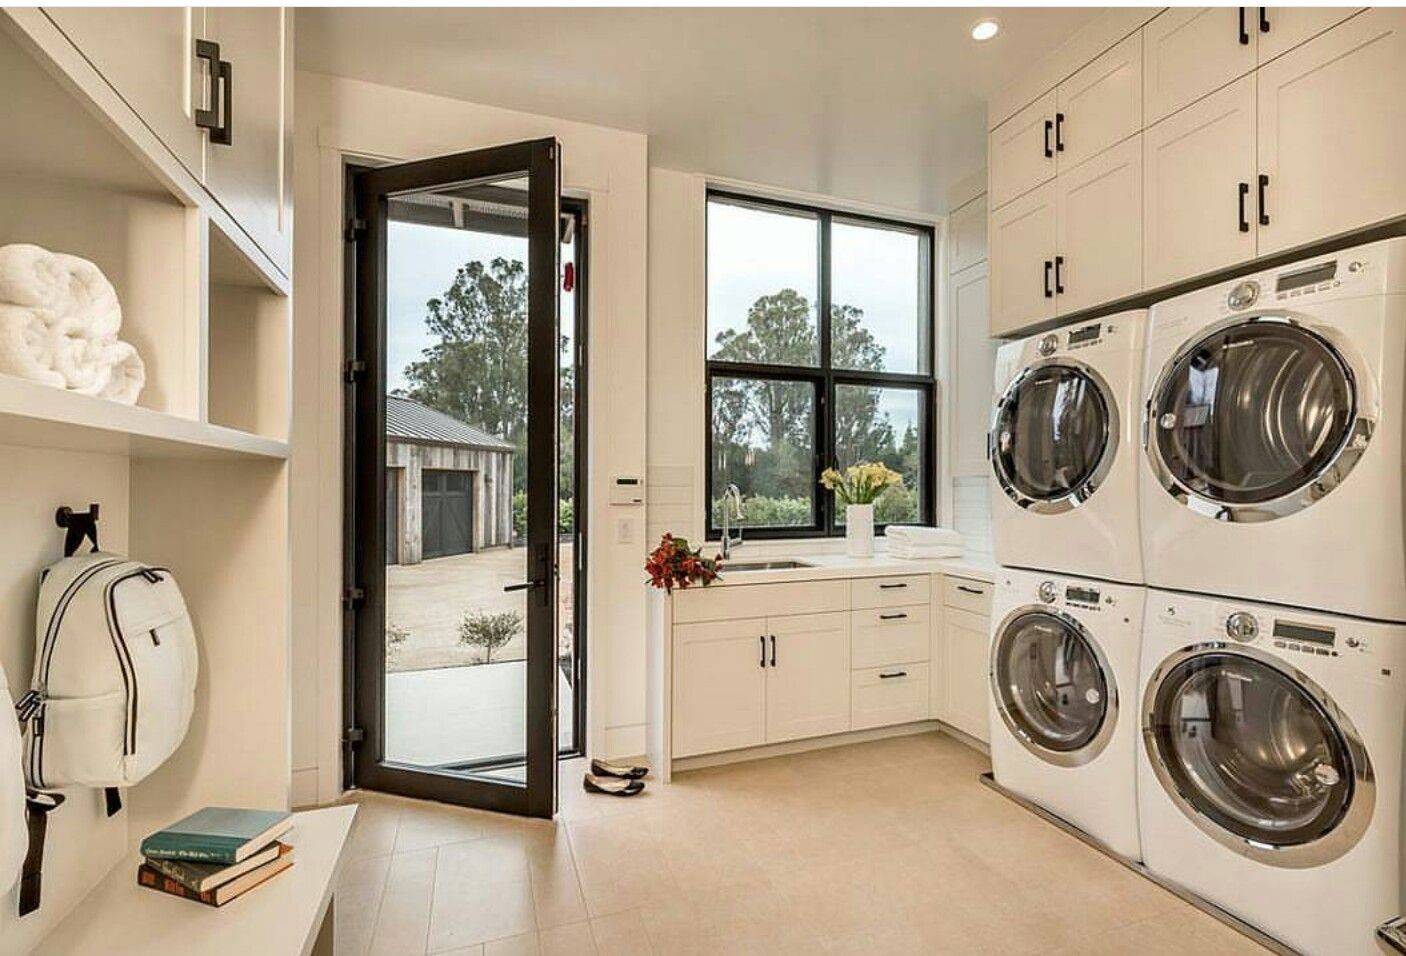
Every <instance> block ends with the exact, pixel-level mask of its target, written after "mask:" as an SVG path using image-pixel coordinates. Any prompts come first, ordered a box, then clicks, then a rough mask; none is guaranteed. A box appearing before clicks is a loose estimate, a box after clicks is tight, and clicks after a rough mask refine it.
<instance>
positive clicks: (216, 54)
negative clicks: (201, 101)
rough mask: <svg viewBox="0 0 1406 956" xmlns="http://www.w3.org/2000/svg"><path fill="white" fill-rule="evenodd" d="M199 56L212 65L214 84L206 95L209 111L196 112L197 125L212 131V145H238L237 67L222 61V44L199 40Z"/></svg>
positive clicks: (199, 110)
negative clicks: (236, 113)
mask: <svg viewBox="0 0 1406 956" xmlns="http://www.w3.org/2000/svg"><path fill="white" fill-rule="evenodd" d="M195 57H196V59H198V60H205V61H206V62H207V63H209V64H210V85H209V86H208V87H207V89H208V93H207V94H206V95H207V97H208V98H209V101H210V108H209V109H197V110H196V111H195V125H196V126H198V127H200V128H201V129H208V130H209V131H210V142H212V143H215V144H217V145H220V146H232V145H233V144H234V66H233V65H232V64H231V63H230V62H229V61H228V60H222V59H220V45H219V44H218V43H214V42H212V41H210V40H196V41H195Z"/></svg>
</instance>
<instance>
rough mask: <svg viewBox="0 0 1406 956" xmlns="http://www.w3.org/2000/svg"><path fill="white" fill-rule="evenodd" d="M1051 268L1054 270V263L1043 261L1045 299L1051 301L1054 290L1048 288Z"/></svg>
mask: <svg viewBox="0 0 1406 956" xmlns="http://www.w3.org/2000/svg"><path fill="white" fill-rule="evenodd" d="M1053 268H1054V263H1053V262H1051V261H1050V260H1048V259H1046V260H1045V298H1047V299H1053V298H1054V290H1053V289H1051V288H1050V270H1051V269H1053Z"/></svg>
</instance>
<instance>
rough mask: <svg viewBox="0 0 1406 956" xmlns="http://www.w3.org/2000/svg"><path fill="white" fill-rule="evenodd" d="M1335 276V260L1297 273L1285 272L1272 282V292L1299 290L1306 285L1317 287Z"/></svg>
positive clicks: (1336, 271) (1336, 263) (1336, 268)
mask: <svg viewBox="0 0 1406 956" xmlns="http://www.w3.org/2000/svg"><path fill="white" fill-rule="evenodd" d="M1337 274H1338V261H1337V260H1336V259H1334V260H1333V261H1331V262H1323V263H1320V264H1319V265H1316V266H1309V267H1308V268H1307V269H1300V270H1299V271H1298V272H1285V273H1283V274H1282V275H1280V276H1279V277H1278V278H1277V279H1275V280H1274V291H1275V292H1288V291H1289V290H1290V289H1299V288H1302V287H1303V286H1306V285H1308V286H1311V285H1317V284H1318V283H1320V282H1327V281H1328V280H1329V279H1331V278H1333V277H1334V276H1335V275H1337Z"/></svg>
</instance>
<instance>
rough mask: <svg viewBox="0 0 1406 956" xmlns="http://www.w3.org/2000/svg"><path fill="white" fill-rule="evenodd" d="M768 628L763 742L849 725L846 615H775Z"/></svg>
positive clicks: (832, 731)
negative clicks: (770, 654) (764, 739)
mask: <svg viewBox="0 0 1406 956" xmlns="http://www.w3.org/2000/svg"><path fill="white" fill-rule="evenodd" d="M767 628H768V637H769V640H770V641H771V642H773V643H772V646H771V651H772V653H773V654H774V657H769V658H768V663H769V664H770V665H771V666H769V667H768V668H767V670H766V741H767V743H771V744H774V743H781V742H782V741H786V740H798V739H800V738H802V737H819V736H821V735H823V734H838V733H843V732H844V731H846V730H849V724H850V698H849V694H850V645H849V615H848V614H846V613H844V612H837V613H831V614H803V615H798V616H796V617H773V618H768V619H767Z"/></svg>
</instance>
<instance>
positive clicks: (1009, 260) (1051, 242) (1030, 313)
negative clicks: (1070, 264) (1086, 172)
mask: <svg viewBox="0 0 1406 956" xmlns="http://www.w3.org/2000/svg"><path fill="white" fill-rule="evenodd" d="M988 235H989V236H990V240H991V262H990V265H991V286H990V292H991V334H992V335H998V336H999V335H1009V334H1011V333H1012V332H1016V331H1018V330H1020V329H1023V328H1025V327H1027V326H1030V325H1035V324H1037V323H1040V322H1044V321H1047V320H1049V319H1052V318H1054V315H1055V299H1054V277H1053V275H1052V273H1051V270H1052V269H1053V268H1054V253H1055V184H1054V183H1052V182H1050V183H1046V184H1045V185H1043V186H1041V187H1040V188H1039V189H1036V190H1034V191H1033V192H1029V193H1026V194H1025V195H1024V196H1021V197H1020V198H1019V199H1017V200H1015V201H1013V202H1009V203H1007V204H1006V205H1004V206H1002V207H1001V208H999V209H997V210H996V211H995V212H993V213H992V214H991V229H990V232H989V233H988Z"/></svg>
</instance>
